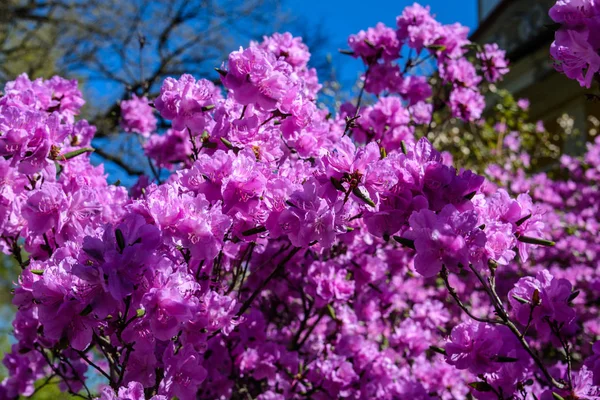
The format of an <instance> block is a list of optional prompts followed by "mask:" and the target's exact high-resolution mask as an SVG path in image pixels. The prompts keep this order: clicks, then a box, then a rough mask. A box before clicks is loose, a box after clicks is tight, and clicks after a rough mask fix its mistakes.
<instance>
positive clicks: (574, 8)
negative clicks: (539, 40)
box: [550, 0, 600, 88]
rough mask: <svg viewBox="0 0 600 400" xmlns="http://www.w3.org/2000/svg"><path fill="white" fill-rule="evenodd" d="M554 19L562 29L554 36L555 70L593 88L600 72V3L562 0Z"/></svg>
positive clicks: (555, 10) (558, 2)
mask: <svg viewBox="0 0 600 400" xmlns="http://www.w3.org/2000/svg"><path fill="white" fill-rule="evenodd" d="M550 17H551V18H552V20H553V21H554V22H556V23H557V24H559V25H560V28H559V29H558V30H557V31H556V33H555V35H554V42H553V43H552V47H551V48H550V54H551V55H552V57H553V58H554V60H555V61H556V63H555V68H556V69H557V70H558V71H560V72H562V73H564V74H565V75H566V76H567V77H569V78H570V79H576V80H577V81H578V82H579V84H580V85H581V86H585V87H587V88H590V87H591V85H592V80H593V79H594V75H596V74H597V73H598V71H600V55H599V54H598V50H600V40H599V39H598V37H597V36H598V34H597V32H598V27H599V26H600V25H599V24H600V22H599V21H600V3H598V2H597V1H595V0H559V1H557V3H556V4H555V5H554V6H553V7H552V8H551V9H550Z"/></svg>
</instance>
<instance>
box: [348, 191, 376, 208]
mask: <svg viewBox="0 0 600 400" xmlns="http://www.w3.org/2000/svg"><path fill="white" fill-rule="evenodd" d="M352 193H353V194H354V195H355V196H356V197H358V198H359V199H361V200H362V201H364V202H365V203H367V204H368V205H370V206H371V207H375V203H374V202H373V200H371V199H370V198H369V196H367V195H366V194H364V193H363V192H362V190H360V189H359V188H354V189H352Z"/></svg>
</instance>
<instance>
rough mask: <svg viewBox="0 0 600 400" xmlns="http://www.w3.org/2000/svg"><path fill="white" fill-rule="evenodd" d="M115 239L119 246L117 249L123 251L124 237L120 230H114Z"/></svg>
mask: <svg viewBox="0 0 600 400" xmlns="http://www.w3.org/2000/svg"><path fill="white" fill-rule="evenodd" d="M115 238H116V239H117V245H118V246H119V249H120V250H121V251H123V249H124V248H125V237H124V236H123V232H121V230H120V229H115Z"/></svg>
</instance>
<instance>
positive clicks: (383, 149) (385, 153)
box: [379, 147, 387, 160]
mask: <svg viewBox="0 0 600 400" xmlns="http://www.w3.org/2000/svg"><path fill="white" fill-rule="evenodd" d="M379 155H380V157H381V159H382V160H383V159H384V158H386V157H387V151H385V147H380V148H379Z"/></svg>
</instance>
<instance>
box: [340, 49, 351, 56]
mask: <svg viewBox="0 0 600 400" xmlns="http://www.w3.org/2000/svg"><path fill="white" fill-rule="evenodd" d="M339 52H340V53H341V54H345V55H347V56H353V55H354V52H353V51H352V50H346V49H340V50H339Z"/></svg>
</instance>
